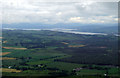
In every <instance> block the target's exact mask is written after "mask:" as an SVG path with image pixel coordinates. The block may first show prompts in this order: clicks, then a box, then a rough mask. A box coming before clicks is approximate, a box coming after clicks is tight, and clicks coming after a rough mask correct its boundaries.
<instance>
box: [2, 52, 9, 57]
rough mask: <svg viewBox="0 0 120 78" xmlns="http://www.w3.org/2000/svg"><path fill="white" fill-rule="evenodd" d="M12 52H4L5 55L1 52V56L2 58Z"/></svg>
mask: <svg viewBox="0 0 120 78" xmlns="http://www.w3.org/2000/svg"><path fill="white" fill-rule="evenodd" d="M10 53H11V52H4V53H2V52H0V56H2V55H7V54H10Z"/></svg>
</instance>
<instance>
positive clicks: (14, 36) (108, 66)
mask: <svg viewBox="0 0 120 78" xmlns="http://www.w3.org/2000/svg"><path fill="white" fill-rule="evenodd" d="M1 38H2V37H1ZM6 41H7V42H6ZM2 42H3V46H2V54H1V55H0V56H2V57H1V58H0V59H1V60H2V62H3V65H2V67H3V70H4V71H3V72H2V73H3V77H7V76H18V77H19V76H34V77H36V76H39V77H41V76H42V77H47V76H49V77H51V76H52V77H55V78H74V77H76V78H80V77H81V78H88V76H89V77H91V78H104V77H105V76H107V77H108V78H111V77H112V78H119V74H118V73H119V71H118V70H119V67H118V49H117V42H118V38H117V37H116V36H113V35H107V36H104V35H103V36H102V35H80V34H70V33H62V32H55V31H47V30H41V31H32V30H29V31H26V30H3V40H2ZM13 72H14V73H13ZM15 72H16V73H15Z"/></svg>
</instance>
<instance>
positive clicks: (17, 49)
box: [2, 47, 27, 50]
mask: <svg viewBox="0 0 120 78" xmlns="http://www.w3.org/2000/svg"><path fill="white" fill-rule="evenodd" d="M2 48H4V49H14V50H26V49H27V48H16V47H2Z"/></svg>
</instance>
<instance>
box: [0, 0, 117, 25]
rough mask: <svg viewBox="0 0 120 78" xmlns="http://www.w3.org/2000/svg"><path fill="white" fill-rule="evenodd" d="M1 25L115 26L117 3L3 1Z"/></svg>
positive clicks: (34, 0) (36, 0)
mask: <svg viewBox="0 0 120 78" xmlns="http://www.w3.org/2000/svg"><path fill="white" fill-rule="evenodd" d="M0 4H2V6H0V7H1V9H0V11H1V13H0V16H1V17H0V21H2V23H3V24H14V23H42V24H57V23H80V24H111V23H112V24H114V23H117V22H118V3H117V2H96V1H86V2H77V1H67V0H66V1H65V0H63V1H60V2H59V1H47V0H45V1H42V0H4V1H2V2H0Z"/></svg>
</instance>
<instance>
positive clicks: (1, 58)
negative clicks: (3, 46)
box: [0, 57, 16, 60]
mask: <svg viewBox="0 0 120 78" xmlns="http://www.w3.org/2000/svg"><path fill="white" fill-rule="evenodd" d="M15 59H16V58H10V57H0V60H15Z"/></svg>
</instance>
